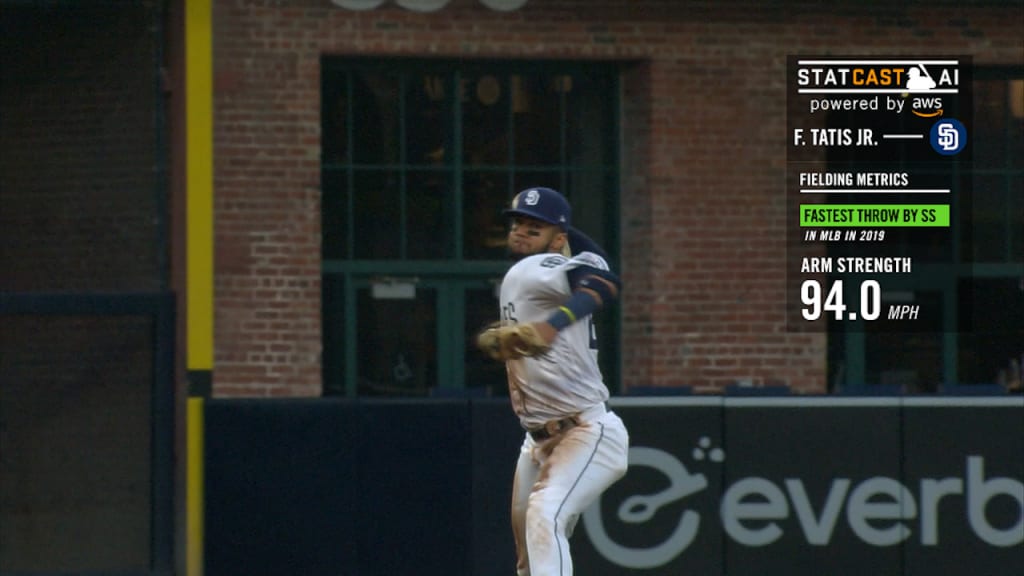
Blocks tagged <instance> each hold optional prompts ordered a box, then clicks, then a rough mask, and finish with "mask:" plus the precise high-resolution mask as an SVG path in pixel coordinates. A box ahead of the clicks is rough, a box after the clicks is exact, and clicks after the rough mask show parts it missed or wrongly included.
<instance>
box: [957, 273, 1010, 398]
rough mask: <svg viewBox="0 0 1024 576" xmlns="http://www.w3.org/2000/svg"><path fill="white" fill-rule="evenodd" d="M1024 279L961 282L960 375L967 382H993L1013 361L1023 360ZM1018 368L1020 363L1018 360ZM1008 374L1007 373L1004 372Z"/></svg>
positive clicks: (968, 280) (987, 279)
mask: <svg viewBox="0 0 1024 576" xmlns="http://www.w3.org/2000/svg"><path fill="white" fill-rule="evenodd" d="M1022 282H1024V281H1022V279H1021V278H977V279H975V278H968V279H964V280H962V281H961V284H960V290H961V294H963V297H962V299H961V301H962V303H963V305H962V306H961V310H960V315H961V318H960V325H961V327H965V326H966V327H969V328H970V329H969V331H962V332H961V334H960V346H959V348H960V355H959V362H958V371H959V374H958V377H959V380H960V382H962V383H965V384H978V383H992V382H996V381H997V380H999V376H1000V374H999V373H1000V372H1001V371H1006V370H1008V369H1009V368H1010V364H1011V361H1012V360H1014V359H1017V360H1018V361H1024V307H1021V306H1020V301H1021V297H1022V295H1024V284H1022ZM1018 369H1019V363H1018ZM1004 375H1005V374H1004Z"/></svg>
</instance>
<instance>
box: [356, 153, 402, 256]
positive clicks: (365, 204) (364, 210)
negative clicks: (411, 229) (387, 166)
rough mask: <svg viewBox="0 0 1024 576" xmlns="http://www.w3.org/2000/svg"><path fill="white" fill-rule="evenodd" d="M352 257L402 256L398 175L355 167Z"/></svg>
mask: <svg viewBox="0 0 1024 576" xmlns="http://www.w3.org/2000/svg"><path fill="white" fill-rule="evenodd" d="M353 204H354V206H353V208H354V209H353V212H354V214H353V219H354V221H353V225H354V228H355V258H357V259H363V260H384V259H389V258H399V257H401V244H400V242H401V229H400V227H401V222H402V220H401V217H402V215H401V210H402V205H401V199H400V195H399V191H398V175H397V174H394V173H391V172H384V171H380V170H366V171H357V172H356V173H355V189H354V191H353Z"/></svg>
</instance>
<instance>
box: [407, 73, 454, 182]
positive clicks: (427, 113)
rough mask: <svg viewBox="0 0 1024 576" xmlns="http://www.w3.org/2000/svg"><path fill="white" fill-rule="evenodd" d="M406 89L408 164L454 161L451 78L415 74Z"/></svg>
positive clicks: (410, 78) (410, 77)
mask: <svg viewBox="0 0 1024 576" xmlns="http://www.w3.org/2000/svg"><path fill="white" fill-rule="evenodd" d="M406 78H407V82H406V86H405V110H406V117H405V139H406V140H405V146H406V156H405V161H406V162H407V163H409V164H415V165H424V164H425V165H438V164H444V163H447V162H451V154H452V152H451V137H450V134H451V126H452V115H451V99H450V98H449V96H450V94H449V93H450V92H451V77H450V76H447V75H439V74H411V75H409V76H406Z"/></svg>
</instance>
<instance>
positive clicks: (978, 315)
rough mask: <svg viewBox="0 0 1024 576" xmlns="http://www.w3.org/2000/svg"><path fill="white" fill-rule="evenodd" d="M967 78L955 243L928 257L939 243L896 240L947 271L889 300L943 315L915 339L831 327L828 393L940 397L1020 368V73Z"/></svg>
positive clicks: (1023, 196) (1023, 101) (1023, 190)
mask: <svg viewBox="0 0 1024 576" xmlns="http://www.w3.org/2000/svg"><path fill="white" fill-rule="evenodd" d="M973 72H974V82H973V106H972V107H973V110H972V111H969V112H967V111H958V113H959V114H961V115H964V114H966V113H970V114H972V117H973V118H972V120H973V122H972V134H971V135H970V136H969V138H970V139H969V145H970V146H973V150H972V162H971V163H970V164H969V165H964V166H960V167H959V169H960V170H968V171H969V172H968V173H967V177H966V178H964V179H963V181H965V182H968V183H969V184H967V185H966V186H960V185H959V183H954V185H953V189H952V194H951V198H950V205H951V214H952V226H953V228H952V231H951V233H952V234H953V235H954V236H953V237H954V241H953V242H952V244H951V245H950V244H943V245H942V246H943V247H944V248H945V247H948V248H950V251H949V252H948V253H935V252H934V250H935V248H936V247H937V246H940V245H939V244H931V245H929V244H927V243H924V244H922V243H916V244H915V243H910V242H903V243H901V242H900V240H899V239H898V238H894V240H896V244H895V245H894V250H895V251H897V252H900V253H901V255H908V256H925V257H926V258H925V259H926V260H927V259H928V258H931V259H932V261H943V262H946V263H947V264H945V265H939V266H935V267H934V269H932V270H930V271H926V273H924V274H915V275H914V278H913V279H910V280H908V283H907V284H906V285H903V286H896V292H895V293H894V296H895V295H899V296H901V297H903V298H910V299H913V300H914V301H917V302H920V303H924V302H926V301H931V302H933V303H935V306H941V308H942V309H943V310H944V314H943V315H942V316H943V317H942V318H940V319H935V322H934V325H932V326H928V327H927V329H925V330H919V331H916V332H914V333H886V332H879V331H873V330H872V329H871V327H870V326H864V325H863V324H862V323H861V324H858V323H851V322H844V323H834V328H833V329H830V334H829V365H830V366H833V367H834V368H833V370H832V375H831V382H830V386H831V387H833V388H835V387H844V388H847V389H849V388H858V387H866V388H868V389H870V388H871V386H872V385H875V384H893V385H898V386H901V387H902V388H903V389H904V390H906V391H908V392H941V391H942V390H943V389H944V388H946V387H948V386H951V385H953V386H959V385H973V384H990V383H995V382H1000V381H1002V380H1003V379H1005V378H1008V377H1011V375H1010V374H1009V372H1010V371H1011V366H1013V365H1014V363H1016V365H1017V366H1018V369H1019V364H1020V363H1021V361H1024V69H1021V68H976V69H975V70H974V71H973ZM899 233H900V231H898V230H897V231H895V234H896V235H897V236H898V235H899ZM908 233H911V232H908ZM841 249H842V248H840V250H841ZM889 285H890V286H894V284H892V283H890V284H889ZM883 296H884V295H883Z"/></svg>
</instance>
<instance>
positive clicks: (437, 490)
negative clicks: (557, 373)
mask: <svg viewBox="0 0 1024 576" xmlns="http://www.w3.org/2000/svg"><path fill="white" fill-rule="evenodd" d="M612 405H613V408H614V409H615V411H616V412H617V413H619V414H620V416H622V418H623V420H624V421H625V422H626V425H627V427H628V428H629V430H630V436H631V452H630V458H631V466H630V471H629V473H628V474H627V475H626V477H625V478H623V480H621V481H620V482H619V483H617V484H615V485H614V486H612V487H611V488H610V489H609V490H608V492H607V493H606V494H605V495H604V497H603V498H602V500H601V501H600V502H599V503H598V504H597V505H595V506H594V507H592V508H591V509H590V510H588V511H587V513H585V514H584V516H583V518H582V519H581V521H580V523H579V525H578V526H577V529H576V533H575V535H574V536H573V539H572V545H573V552H574V559H575V562H576V568H577V572H578V573H581V574H588V575H593V576H602V575H605V574H608V575H611V574H623V573H636V574H648V575H652V576H653V575H657V576H662V575H664V576H668V575H675V574H683V573H699V574H705V575H711V576H714V575H721V574H726V573H728V574H729V575H730V576H742V575H751V576H754V575H762V574H788V575H796V576H800V575H807V576H820V575H821V574H867V573H872V574H874V573H883V572H884V573H885V574H894V575H896V574H905V575H909V574H923V573H927V574H930V575H932V576H960V575H962V574H965V573H977V574H999V575H1002V574H1019V573H1024V399H1022V398H1002V399H976V398H959V399H957V398H945V399H940V398H935V399H919V400H914V399H903V398H887V399H883V398H845V399H839V398H818V399H813V398H711V397H693V398H672V399H657V398H650V399H647V398H632V399H614V400H613V402H612ZM521 441H522V432H521V431H520V429H519V427H518V424H517V422H516V420H515V418H514V417H513V416H512V414H511V410H510V409H509V406H508V404H507V400H502V399H479V400H478V399H473V400H464V399H443V400H442V399H432V400H417V401H387V400H378V401H350V400H337V399H310V400H212V401H209V402H208V403H207V409H206V498H207V500H206V568H207V570H206V574H207V575H208V576H221V575H229V574H302V575H304V576H316V575H324V576H328V575H330V576H338V575H344V576H376V575H381V576H384V575H387V576H393V575H396V574H416V575H417V576H429V575H433V574H437V575H444V576H451V575H475V576H489V575H491V574H510V573H514V553H513V545H512V537H511V533H510V530H509V512H508V502H509V491H510V485H511V480H512V472H513V468H514V464H515V460H516V457H517V454H518V450H519V445H520V443H521ZM938 486H942V487H944V488H942V490H940V491H945V492H947V493H946V494H945V495H943V496H941V498H940V499H939V500H937V501H936V500H935V494H936V491H935V488H936V487H938ZM644 504H651V505H652V506H651V507H650V510H649V511H650V514H648V515H646V516H643V515H637V514H636V512H637V511H638V510H641V509H642V508H643V505H644ZM638 505H639V506H638Z"/></svg>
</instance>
